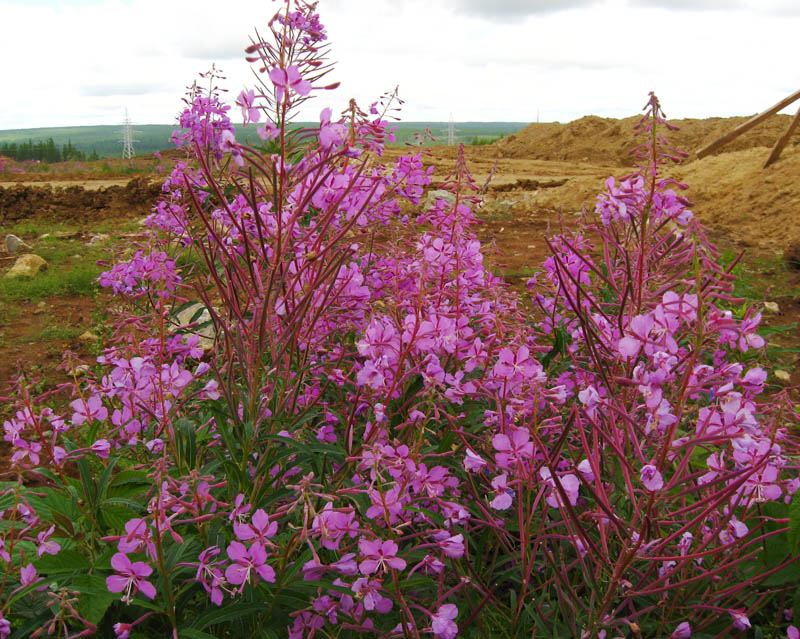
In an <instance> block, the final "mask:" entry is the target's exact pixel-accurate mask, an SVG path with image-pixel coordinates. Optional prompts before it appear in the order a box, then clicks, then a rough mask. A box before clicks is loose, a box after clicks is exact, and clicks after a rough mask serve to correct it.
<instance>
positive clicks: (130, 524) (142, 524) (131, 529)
mask: <svg viewBox="0 0 800 639" xmlns="http://www.w3.org/2000/svg"><path fill="white" fill-rule="evenodd" d="M125 532H126V533H127V534H126V535H124V536H123V537H121V538H120V540H119V541H118V542H117V550H119V551H120V552H121V553H126V554H127V553H133V552H141V550H142V548H144V549H146V552H147V556H148V557H150V559H152V560H154V561H155V557H156V546H155V544H154V543H153V534H152V532H151V530H150V528H148V526H147V521H145V520H144V519H139V518H138V517H135V518H134V519H129V520H128V521H126V522H125Z"/></svg>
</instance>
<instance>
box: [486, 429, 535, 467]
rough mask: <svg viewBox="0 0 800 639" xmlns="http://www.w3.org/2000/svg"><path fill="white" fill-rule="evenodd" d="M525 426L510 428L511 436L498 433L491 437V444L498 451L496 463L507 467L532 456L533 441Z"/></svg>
mask: <svg viewBox="0 0 800 639" xmlns="http://www.w3.org/2000/svg"><path fill="white" fill-rule="evenodd" d="M530 438H531V434H530V433H529V432H528V429H527V428H513V427H512V429H511V437H509V436H508V435H505V434H503V433H500V434H498V435H495V436H494V437H492V446H493V447H494V449H495V450H497V451H499V452H498V453H497V454H496V455H495V459H496V460H497V465H498V466H500V467H501V468H508V467H510V466H511V465H513V464H514V463H515V462H517V461H520V460H522V459H530V458H531V457H533V442H531V441H528V440H529V439H530Z"/></svg>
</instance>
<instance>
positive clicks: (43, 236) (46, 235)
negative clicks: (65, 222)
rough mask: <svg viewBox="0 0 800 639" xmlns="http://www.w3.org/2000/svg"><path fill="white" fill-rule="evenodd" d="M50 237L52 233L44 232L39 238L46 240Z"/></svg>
mask: <svg viewBox="0 0 800 639" xmlns="http://www.w3.org/2000/svg"><path fill="white" fill-rule="evenodd" d="M48 237H50V233H42V234H41V235H40V236H39V239H40V240H46V239H47V238H48Z"/></svg>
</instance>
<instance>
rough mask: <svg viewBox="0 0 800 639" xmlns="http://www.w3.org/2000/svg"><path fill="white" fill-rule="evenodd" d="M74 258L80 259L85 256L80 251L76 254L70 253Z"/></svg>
mask: <svg viewBox="0 0 800 639" xmlns="http://www.w3.org/2000/svg"><path fill="white" fill-rule="evenodd" d="M70 257H71V258H72V259H73V260H79V259H81V258H82V257H83V255H81V254H80V253H75V255H70Z"/></svg>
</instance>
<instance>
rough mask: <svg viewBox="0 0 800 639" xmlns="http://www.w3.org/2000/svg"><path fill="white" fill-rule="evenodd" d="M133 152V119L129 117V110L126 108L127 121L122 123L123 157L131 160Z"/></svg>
mask: <svg viewBox="0 0 800 639" xmlns="http://www.w3.org/2000/svg"><path fill="white" fill-rule="evenodd" d="M134 155H136V154H135V153H134V152H133V129H131V119H130V118H129V117H128V108H127V107H125V119H124V120H123V121H122V157H123V158H125V159H126V160H130V159H131V158H132V157H133V156H134Z"/></svg>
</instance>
